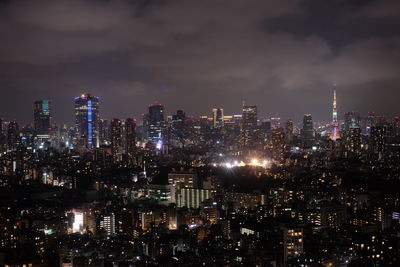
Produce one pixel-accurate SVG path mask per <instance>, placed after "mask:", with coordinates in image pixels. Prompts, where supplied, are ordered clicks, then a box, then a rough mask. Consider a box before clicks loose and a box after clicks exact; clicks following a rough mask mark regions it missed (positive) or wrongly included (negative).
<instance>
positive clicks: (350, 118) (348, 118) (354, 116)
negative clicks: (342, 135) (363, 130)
mask: <svg viewBox="0 0 400 267" xmlns="http://www.w3.org/2000/svg"><path fill="white" fill-rule="evenodd" d="M360 123H361V119H360V115H359V114H358V113H357V112H354V111H350V112H347V113H346V114H345V115H344V127H345V131H346V133H348V132H349V131H350V129H352V128H360Z"/></svg>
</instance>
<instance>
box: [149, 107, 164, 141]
mask: <svg viewBox="0 0 400 267" xmlns="http://www.w3.org/2000/svg"><path fill="white" fill-rule="evenodd" d="M148 131H149V133H148V139H149V141H151V142H154V143H157V142H158V141H162V140H163V138H164V106H163V105H161V104H159V103H155V104H151V105H150V106H149V114H148Z"/></svg>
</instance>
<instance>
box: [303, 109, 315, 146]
mask: <svg viewBox="0 0 400 267" xmlns="http://www.w3.org/2000/svg"><path fill="white" fill-rule="evenodd" d="M301 138H302V139H303V143H304V146H305V147H307V148H309V147H311V146H312V144H313V142H314V140H315V130H314V125H313V120H312V116H311V114H304V117H303V128H302V129H301Z"/></svg>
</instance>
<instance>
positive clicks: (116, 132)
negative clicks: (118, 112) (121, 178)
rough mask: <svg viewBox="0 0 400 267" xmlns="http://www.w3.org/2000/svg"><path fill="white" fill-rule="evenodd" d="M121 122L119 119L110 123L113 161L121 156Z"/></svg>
mask: <svg viewBox="0 0 400 267" xmlns="http://www.w3.org/2000/svg"><path fill="white" fill-rule="evenodd" d="M121 149H122V122H121V120H119V119H112V121H111V153H112V156H113V159H114V160H120V159H121V155H122V153H121V152H122V151H121Z"/></svg>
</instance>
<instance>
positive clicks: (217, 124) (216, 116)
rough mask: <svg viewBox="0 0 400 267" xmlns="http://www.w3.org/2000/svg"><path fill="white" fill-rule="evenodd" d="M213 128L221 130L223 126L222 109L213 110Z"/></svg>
mask: <svg viewBox="0 0 400 267" xmlns="http://www.w3.org/2000/svg"><path fill="white" fill-rule="evenodd" d="M212 113H213V127H214V128H221V127H222V126H224V109H222V108H213V110H212Z"/></svg>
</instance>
